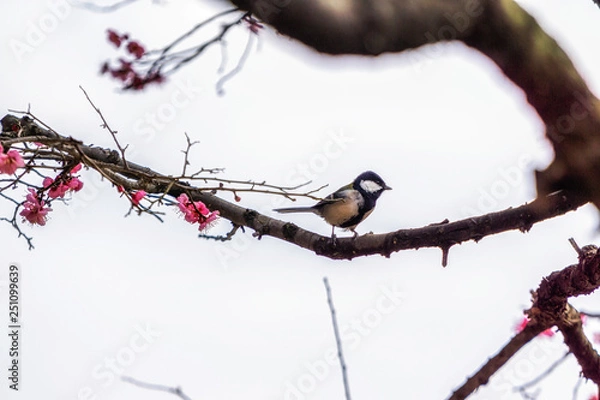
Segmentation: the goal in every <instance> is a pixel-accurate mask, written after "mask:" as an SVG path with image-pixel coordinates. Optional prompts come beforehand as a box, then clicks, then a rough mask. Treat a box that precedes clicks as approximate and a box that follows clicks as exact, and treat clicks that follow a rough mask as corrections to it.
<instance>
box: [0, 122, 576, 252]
mask: <svg viewBox="0 0 600 400" xmlns="http://www.w3.org/2000/svg"><path fill="white" fill-rule="evenodd" d="M2 125H3V130H4V132H5V134H6V135H7V136H8V137H7V140H6V141H4V143H12V142H14V141H23V140H25V138H26V136H27V135H28V134H32V137H33V138H35V139H32V140H35V141H39V140H43V139H39V138H44V137H45V138H47V145H52V143H55V144H56V147H57V149H60V150H61V151H64V152H65V153H66V154H67V155H69V157H70V158H69V159H68V160H69V161H72V160H76V161H77V162H79V161H81V162H83V163H84V164H86V165H87V166H88V167H90V168H92V169H95V170H97V171H98V172H100V173H101V174H102V175H103V176H104V177H105V178H107V179H109V180H110V181H111V182H113V183H115V184H117V185H125V184H124V182H123V181H125V180H128V181H129V183H128V184H127V189H129V190H145V191H146V192H148V193H157V194H168V195H170V196H173V197H177V196H179V195H180V194H182V193H186V194H188V195H189V196H191V197H192V198H193V199H194V200H201V201H202V202H204V203H205V204H206V205H207V206H208V207H209V208H210V209H212V210H219V212H220V214H221V216H222V217H223V218H225V219H228V220H229V221H231V222H232V223H233V224H234V225H236V226H240V227H248V228H251V229H253V230H254V231H255V236H257V237H258V238H260V237H262V236H272V237H275V238H278V239H282V240H286V241H288V242H290V243H293V244H295V245H297V246H300V247H303V248H305V249H308V250H311V251H314V252H315V253H316V254H318V255H322V256H325V257H329V258H332V259H353V258H355V257H359V256H367V255H374V254H381V255H383V256H386V257H389V256H390V254H391V253H393V252H397V251H400V250H406V249H418V248H421V247H439V248H441V249H448V248H450V247H451V246H453V245H455V244H459V243H462V242H465V241H469V240H474V241H478V240H480V239H482V238H483V237H485V236H489V235H493V234H496V233H500V232H504V231H509V230H515V229H518V230H520V231H522V232H526V231H528V230H529V229H530V228H531V227H532V225H533V224H535V223H537V222H540V221H543V220H546V219H549V218H552V217H555V216H558V215H562V214H565V213H567V212H569V211H572V210H575V209H577V208H578V207H580V206H581V205H583V204H585V201H583V200H581V199H578V198H576V197H573V196H570V195H568V194H566V193H555V194H552V195H550V196H548V197H545V198H543V199H538V200H535V201H533V202H531V203H529V204H526V205H523V206H521V207H517V208H509V209H507V210H504V211H500V212H495V213H490V214H486V215H482V216H479V217H472V218H467V219H464V220H461V221H456V222H451V223H449V222H447V221H444V222H443V223H438V224H433V225H429V226H426V227H423V228H415V229H401V230H398V231H395V232H390V233H386V234H366V235H363V236H360V237H357V238H356V239H353V238H338V239H337V240H336V241H335V243H334V242H333V241H332V240H331V238H330V237H329V236H322V235H319V234H316V233H313V232H310V231H307V230H304V229H302V228H300V227H298V226H296V225H294V224H292V223H290V222H285V221H281V220H278V219H275V218H271V217H269V216H266V215H263V214H260V213H258V212H257V211H255V210H251V209H247V208H244V207H240V206H238V205H236V204H233V203H231V202H228V201H226V200H224V199H222V198H220V197H218V196H215V195H213V194H212V193H211V192H208V191H207V190H206V189H204V188H202V187H194V186H192V185H190V184H187V183H185V182H182V181H181V180H180V179H176V178H173V177H171V176H167V175H164V174H160V173H158V172H155V171H153V170H151V169H150V168H147V167H144V166H140V165H137V164H135V163H133V162H131V161H127V166H128V168H127V169H125V165H124V162H123V160H122V159H121V157H120V156H119V153H118V152H117V151H114V150H107V149H102V148H99V147H91V146H87V145H84V144H82V143H81V142H79V141H77V140H75V139H72V138H67V137H64V136H60V135H58V134H57V133H56V132H54V131H52V130H48V129H45V128H41V127H39V126H38V125H36V124H35V123H34V122H33V121H32V120H31V119H30V118H28V117H23V118H21V119H18V118H16V117H14V116H12V115H7V116H5V117H4V118H3V119H2ZM15 127H19V129H17V130H18V131H19V132H20V135H19V136H20V137H18V138H13V139H10V137H11V136H15V135H13V134H11V132H14V130H15ZM118 176H122V178H118V180H117V177H118ZM284 195H286V196H288V195H289V193H288V192H286V193H285V194H284ZM446 251H447V250H446Z"/></svg>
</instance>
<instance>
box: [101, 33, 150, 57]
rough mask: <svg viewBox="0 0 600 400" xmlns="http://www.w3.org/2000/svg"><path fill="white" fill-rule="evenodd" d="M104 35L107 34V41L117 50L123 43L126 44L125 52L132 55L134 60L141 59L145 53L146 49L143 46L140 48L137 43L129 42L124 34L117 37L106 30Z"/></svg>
mask: <svg viewBox="0 0 600 400" xmlns="http://www.w3.org/2000/svg"><path fill="white" fill-rule="evenodd" d="M106 33H107V34H108V41H109V42H111V43H112V44H114V45H115V47H116V48H117V49H118V48H119V47H121V45H122V44H123V43H127V46H126V49H127V52H128V53H129V54H131V55H133V56H134V57H135V58H136V59H139V58H142V56H143V55H144V54H145V53H146V49H144V46H142V45H141V44H140V43H139V42H138V41H136V40H129V35H128V34H126V33H124V34H122V35H119V34H118V33H117V32H116V31H114V30H112V29H108V30H107V31H106Z"/></svg>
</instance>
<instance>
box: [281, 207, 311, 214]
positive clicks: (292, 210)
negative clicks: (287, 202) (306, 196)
mask: <svg viewBox="0 0 600 400" xmlns="http://www.w3.org/2000/svg"><path fill="white" fill-rule="evenodd" d="M273 211H277V212H278V213H282V214H291V213H305V212H309V213H315V214H316V213H317V210H315V209H314V208H313V207H290V208H276V209H274V210H273Z"/></svg>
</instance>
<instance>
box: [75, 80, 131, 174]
mask: <svg viewBox="0 0 600 400" xmlns="http://www.w3.org/2000/svg"><path fill="white" fill-rule="evenodd" d="M79 89H81V91H82V92H83V94H84V95H85V98H86V99H87V101H88V102H89V103H90V105H91V106H92V108H93V109H94V111H96V112H97V113H98V115H99V116H100V119H101V120H102V127H103V128H105V129H106V130H108V131H109V132H110V135H111V136H112V138H113V140H114V142H115V144H116V145H117V148H118V149H119V152H120V153H121V158H122V159H123V164H124V165H125V168H126V169H127V168H128V167H127V160H126V159H125V150H127V147H129V145H126V146H125V147H121V143H119V140H118V139H117V131H113V130H112V129H111V128H110V126H109V125H108V122H107V121H106V119H105V118H104V115H102V111H100V109H99V108H98V107H96V105H95V104H94V102H93V101H92V99H90V96H88V94H87V92H86V91H85V89H84V88H83V87H82V86H79Z"/></svg>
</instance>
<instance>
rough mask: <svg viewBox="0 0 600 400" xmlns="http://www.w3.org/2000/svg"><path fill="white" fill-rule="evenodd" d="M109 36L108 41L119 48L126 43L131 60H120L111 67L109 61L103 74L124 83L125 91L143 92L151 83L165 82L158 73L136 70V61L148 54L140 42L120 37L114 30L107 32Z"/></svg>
mask: <svg viewBox="0 0 600 400" xmlns="http://www.w3.org/2000/svg"><path fill="white" fill-rule="evenodd" d="M107 34H108V41H109V42H110V43H112V44H114V45H115V47H117V48H120V47H121V46H122V45H123V44H124V43H126V45H125V46H124V48H125V51H126V52H127V57H129V59H127V58H119V59H118V63H117V65H116V66H111V65H110V63H109V62H108V61H105V62H104V63H103V64H102V66H101V68H100V73H101V74H106V73H109V74H110V75H111V76H112V77H113V78H115V79H117V80H119V81H121V82H123V85H124V89H133V90H142V89H144V88H145V87H146V85H148V84H150V83H162V82H164V80H165V77H164V75H162V74H161V73H160V72H158V71H153V72H148V73H145V72H140V71H136V70H135V65H136V64H135V61H136V60H139V59H140V58H142V57H143V56H144V54H146V49H145V48H144V46H143V45H142V44H141V43H140V42H138V41H136V40H130V39H129V35H127V34H122V35H120V34H118V33H117V32H116V31H114V30H112V29H109V30H107Z"/></svg>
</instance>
